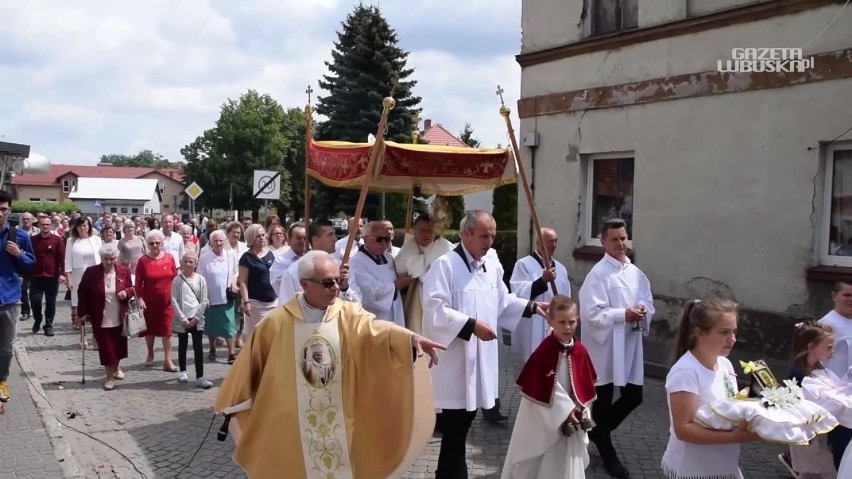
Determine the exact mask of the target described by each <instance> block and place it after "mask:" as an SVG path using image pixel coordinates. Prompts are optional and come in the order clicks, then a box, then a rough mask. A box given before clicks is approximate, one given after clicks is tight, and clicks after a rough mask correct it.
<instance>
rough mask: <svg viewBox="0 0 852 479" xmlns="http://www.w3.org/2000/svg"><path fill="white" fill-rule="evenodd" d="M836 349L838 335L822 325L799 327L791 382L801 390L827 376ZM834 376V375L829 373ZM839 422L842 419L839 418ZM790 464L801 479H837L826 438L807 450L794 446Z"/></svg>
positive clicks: (791, 451)
mask: <svg viewBox="0 0 852 479" xmlns="http://www.w3.org/2000/svg"><path fill="white" fill-rule="evenodd" d="M833 349H834V331H833V330H832V329H831V326H829V325H827V324H822V323H798V324H797V325H796V335H795V337H794V338H793V348H792V352H793V364H792V366H791V368H790V374H789V376H790V379H795V380H796V383H798V385H799V386H803V384H802V381H803V380H804V379H805V378H806V377H811V376H813V375H814V373H824V372H825V371H824V368H825V366H823V365H824V364H825V363H826V362H827V361H828V360H829V359H831V354H832V351H833ZM829 374H832V373H829ZM838 419H839V418H838ZM790 460H791V463H792V466H793V470H795V471H796V472H798V473H799V479H835V478H836V477H838V476H837V471H835V469H834V459H833V457H832V455H831V449H829V447H828V440H827V436H826V435H825V434H820V435H819V436H817V437H816V438H814V439H813V440H812V441H811V443H810V444H809V445H807V446H790Z"/></svg>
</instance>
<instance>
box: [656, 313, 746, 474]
mask: <svg viewBox="0 0 852 479" xmlns="http://www.w3.org/2000/svg"><path fill="white" fill-rule="evenodd" d="M736 332H737V305H736V303H734V302H733V301H731V300H728V299H724V298H716V299H709V300H698V299H696V300H694V301H690V302H689V303H687V304H686V306H685V307H684V309H683V313H682V314H681V319H680V326H679V327H678V334H677V340H676V349H675V360H676V362H675V364H674V366H672V368H671V370H670V371H669V374H668V376H667V377H666V392H667V393H668V404H669V418H670V420H671V429H670V436H669V443H668V446H667V447H666V452H665V453H664V454H663V461H662V468H663V474H664V475H665V476H666V477H667V478H669V479H711V478H712V479H742V474H741V473H740V470H739V459H740V443H743V442H749V441H757V440H759V437H758V436H757V435H756V434H754V433H753V432H751V431H749V430H748V425H747V424H746V423H745V422H743V423H741V424H739V425H738V426H737V427H736V428H734V429H733V430H730V431H719V430H712V429H708V428H706V427H704V426H703V425H702V424H701V423H699V422H697V421H696V420H695V412H696V411H697V410H698V408H700V407H701V406H703V405H704V404H707V403H709V402H712V401H714V400H717V399H722V398H725V397H733V396H734V395H735V394H736V392H737V375H736V373H735V372H734V368H733V366H732V365H731V362H730V361H728V359H727V356H728V354H730V352H731V348H733V346H734V343H735V342H736Z"/></svg>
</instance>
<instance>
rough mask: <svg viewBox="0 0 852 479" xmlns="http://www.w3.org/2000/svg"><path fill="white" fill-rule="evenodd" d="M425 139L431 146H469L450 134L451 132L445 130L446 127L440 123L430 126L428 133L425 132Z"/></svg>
mask: <svg viewBox="0 0 852 479" xmlns="http://www.w3.org/2000/svg"><path fill="white" fill-rule="evenodd" d="M423 139H424V140H426V141H427V142H428V143H429V144H430V145H441V146H462V147H464V146H468V145H466V144H465V143H464V142H463V141H461V140H460V139H459V138H458V137H457V136H455V135H453V134H452V133H450V132H449V130H447V129H446V128H444V125H441V124H440V123H437V124H434V125H432V126H430V127H429V128H428V129H427V130H426V131H424V132H423Z"/></svg>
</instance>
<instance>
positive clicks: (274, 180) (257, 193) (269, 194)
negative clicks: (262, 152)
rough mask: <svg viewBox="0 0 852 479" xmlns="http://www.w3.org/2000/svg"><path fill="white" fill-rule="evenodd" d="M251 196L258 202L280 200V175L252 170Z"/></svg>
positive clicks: (275, 172) (274, 172)
mask: <svg viewBox="0 0 852 479" xmlns="http://www.w3.org/2000/svg"><path fill="white" fill-rule="evenodd" d="M252 194H253V196H254V197H255V198H257V199H259V200H280V199H281V173H279V172H277V171H268V170H254V183H253V186H252Z"/></svg>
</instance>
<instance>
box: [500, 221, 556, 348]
mask: <svg viewBox="0 0 852 479" xmlns="http://www.w3.org/2000/svg"><path fill="white" fill-rule="evenodd" d="M541 236H542V238H543V239H544V246H545V248H546V251H547V256H548V258H550V267H548V268H545V267H544V259H543V258H544V255H542V254H541V245H540V244H539V242H538V241H536V244H535V251H533V254H531V255H529V256H525V257H523V258H521V259H519V260H518V262H517V263H515V269H514V270H512V278H511V279H510V280H509V286H510V287H511V288H512V292H513V293H515V294H517V295H518V297H521V298H527V299H532V300H534V301H550V299H551V298H553V288H551V286H550V282H551V281H555V282H556V290H557V291H558V292H559V294H561V295H564V296H568V297H570V296H571V283H569V282H568V270H566V269H565V266H564V265H563V264H562V263H560V262H559V261H556V260H555V259H553V254H554V253H555V252H556V245H557V242H558V241H559V237H558V236H557V235H556V231H554V230H553V229H552V228H542V229H541ZM547 329H548V326H547V320H545V319H544V318H543V317H541V316H539V315H535V316H533V317H532V318H530V321H522V322H521V323H520V324H518V327H517V328H515V332H514V333H512V352H513V353H515V354H518V355H519V356H521V357H522V358H523V359H524V361H526V360H527V359H529V357H530V354H532V352H533V351H535V348H537V347H538V345H539V344H540V343H541V341H542V340H543V339H544V337H545V336H547Z"/></svg>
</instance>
